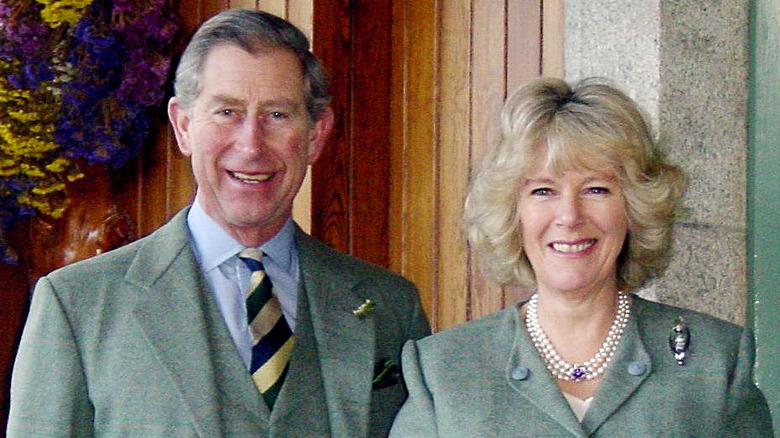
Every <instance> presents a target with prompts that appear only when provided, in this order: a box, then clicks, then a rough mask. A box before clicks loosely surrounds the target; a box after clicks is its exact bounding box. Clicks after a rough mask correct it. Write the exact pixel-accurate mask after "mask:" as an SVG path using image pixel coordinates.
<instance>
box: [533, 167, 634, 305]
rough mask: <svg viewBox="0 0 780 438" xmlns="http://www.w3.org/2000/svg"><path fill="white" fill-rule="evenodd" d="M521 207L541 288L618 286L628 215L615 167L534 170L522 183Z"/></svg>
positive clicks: (586, 289) (572, 289)
mask: <svg viewBox="0 0 780 438" xmlns="http://www.w3.org/2000/svg"><path fill="white" fill-rule="evenodd" d="M518 213H519V218H520V226H521V231H522V233H523V247H524V250H525V253H526V255H527V256H528V260H529V261H530V262H531V266H532V268H533V270H534V274H535V276H536V283H537V287H538V290H539V291H543V292H544V291H549V292H579V293H584V294H590V293H594V292H598V291H601V290H607V289H609V288H611V289H616V288H617V258H618V255H620V252H621V250H622V248H623V243H624V242H625V240H626V235H627V232H628V220H627V218H626V209H625V198H624V196H623V191H622V189H621V187H620V184H619V183H618V181H617V179H616V178H615V177H614V175H613V174H612V173H610V172H596V171H567V172H564V173H563V174H561V175H552V174H551V173H550V172H548V171H545V170H538V169H537V170H535V171H532V172H531V173H530V174H529V176H528V178H526V180H525V181H524V183H523V184H522V185H521V189H520V197H519V201H518Z"/></svg>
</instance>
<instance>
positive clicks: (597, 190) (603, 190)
mask: <svg viewBox="0 0 780 438" xmlns="http://www.w3.org/2000/svg"><path fill="white" fill-rule="evenodd" d="M588 193H592V194H594V195H608V194H609V193H611V191H610V190H609V188H607V187H590V188H588Z"/></svg>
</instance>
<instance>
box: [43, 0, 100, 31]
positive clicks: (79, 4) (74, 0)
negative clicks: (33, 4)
mask: <svg viewBox="0 0 780 438" xmlns="http://www.w3.org/2000/svg"><path fill="white" fill-rule="evenodd" d="M37 2H38V3H40V4H42V5H44V8H43V10H42V11H41V18H42V19H43V21H44V22H45V23H46V24H48V25H49V27H52V28H56V27H60V26H61V25H63V24H69V25H71V26H73V25H75V24H76V23H77V22H78V21H79V19H80V18H81V17H82V15H84V12H85V11H86V9H87V7H88V6H89V5H90V4H91V3H92V0H59V1H52V0H37Z"/></svg>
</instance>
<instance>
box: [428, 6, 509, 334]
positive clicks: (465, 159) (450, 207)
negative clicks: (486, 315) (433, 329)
mask: <svg viewBox="0 0 780 438" xmlns="http://www.w3.org/2000/svg"><path fill="white" fill-rule="evenodd" d="M472 8H473V6H472V3H471V2H467V1H461V2H443V3H442V6H441V56H440V57H439V59H440V67H439V68H440V74H439V77H438V78H437V84H436V85H437V88H438V90H439V97H438V99H439V108H438V109H437V111H438V113H439V114H446V117H441V118H439V123H440V136H439V138H438V140H437V141H438V145H439V153H438V163H439V164H440V165H439V166H437V168H438V169H439V174H438V182H437V187H436V189H435V193H433V194H432V195H433V197H434V198H435V199H436V201H437V212H436V225H437V226H436V233H437V234H438V237H437V239H436V244H437V245H438V248H436V250H437V253H436V266H437V271H438V277H437V283H438V284H437V287H436V293H437V297H436V301H437V303H438V307H437V321H438V325H437V328H438V329H443V328H446V327H451V326H454V325H457V324H460V323H462V322H465V321H467V320H468V319H469V317H470V316H471V315H470V313H471V312H470V304H471V300H470V292H471V291H470V290H469V281H468V271H469V264H468V254H467V251H466V242H465V238H464V235H463V232H462V231H461V226H460V224H461V216H462V214H463V195H464V193H465V191H466V186H467V184H468V175H469V168H470V165H469V156H470V144H471V139H470V137H471V131H472V130H471V117H472V107H471V106H469V105H467V104H466V103H467V102H469V101H470V100H471V99H472V96H473V92H472V89H471V80H472V76H471V69H472V60H471V53H472V51H471V45H472V39H471V38H472V31H471V22H472V13H473V11H472ZM502 25H503V22H502ZM475 68H476V66H475ZM480 92H482V91H480Z"/></svg>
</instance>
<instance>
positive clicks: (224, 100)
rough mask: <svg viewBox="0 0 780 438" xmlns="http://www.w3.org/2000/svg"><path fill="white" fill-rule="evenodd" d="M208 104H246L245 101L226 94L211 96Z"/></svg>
mask: <svg viewBox="0 0 780 438" xmlns="http://www.w3.org/2000/svg"><path fill="white" fill-rule="evenodd" d="M208 102H209V104H211V105H213V104H228V105H243V104H244V100H243V99H240V98H237V97H233V96H228V95H226V94H215V95H214V96H211V97H210V98H209V99H208Z"/></svg>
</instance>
